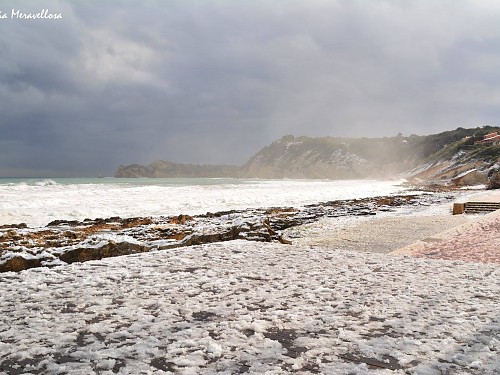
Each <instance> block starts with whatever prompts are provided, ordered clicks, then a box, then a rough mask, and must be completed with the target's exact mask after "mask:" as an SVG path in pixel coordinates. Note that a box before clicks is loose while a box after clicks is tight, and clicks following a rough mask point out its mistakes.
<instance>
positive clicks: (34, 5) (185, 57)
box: [0, 0, 500, 176]
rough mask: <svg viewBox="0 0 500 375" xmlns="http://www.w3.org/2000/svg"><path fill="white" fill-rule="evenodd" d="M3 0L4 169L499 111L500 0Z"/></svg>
mask: <svg viewBox="0 0 500 375" xmlns="http://www.w3.org/2000/svg"><path fill="white" fill-rule="evenodd" d="M13 9H14V10H15V11H16V10H19V11H20V12H22V13H30V12H40V11H41V10H42V9H48V10H49V13H52V14H58V13H60V14H61V15H62V19H59V20H49V19H37V20H23V19H18V18H16V17H14V18H11V16H12V10H13ZM0 11H1V12H2V13H0V17H1V16H2V15H7V17H6V18H3V19H2V18H0V176H15V175H18V176H28V175H34V176H42V175H45V176H65V175H72V176H83V175H90V176H92V175H97V174H106V175H112V174H113V173H114V171H115V169H116V167H117V166H118V165H119V164H131V163H149V162H151V161H153V160H156V159H163V160H170V161H175V162H192V163H228V164H241V163H244V162H245V161H246V160H247V159H248V158H249V157H250V156H251V155H252V154H254V153H255V152H256V151H258V150H259V149H260V148H262V147H263V146H265V145H266V144H269V143H271V142H272V141H274V140H276V139H278V138H280V137H282V136H283V135H287V134H293V135H307V136H327V135H330V136H368V137H371V136H385V135H388V136H390V135H395V134H397V133H398V132H402V133H403V134H404V135H410V134H412V133H415V134H431V133H437V132H440V131H444V130H452V129H455V128H457V127H459V126H462V127H476V126H482V125H497V124H498V123H499V122H500V121H499V119H500V2H499V1H488V0H482V1H474V0H470V1H465V0H464V1H460V0H449V1H445V0H443V1H436V0H429V1H424V0H422V1H406V0H387V1H382V0H380V1H377V0H371V1H368V0H365V1H347V0H345V1H334V0H329V1H321V0H314V1H313V0H298V1H294V0H286V1H285V0H283V1H280V0H262V1H259V0H232V1H229V0H226V1H224V0H213V1H210V0H203V1H202V0H200V1H190V0H179V1H168V0H164V1H55V0H36V1H35V0H33V1H19V0H16V1H2V0H0Z"/></svg>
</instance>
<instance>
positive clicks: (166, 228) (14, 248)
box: [0, 190, 470, 272]
mask: <svg viewBox="0 0 500 375" xmlns="http://www.w3.org/2000/svg"><path fill="white" fill-rule="evenodd" d="M410 193H411V192H409V193H408V194H407V195H389V196H381V197H373V198H361V199H349V200H339V201H330V202H322V203H316V204H309V205H305V206H304V207H303V208H296V207H271V208H262V209H247V210H231V211H222V212H217V213H207V214H204V215H194V216H189V215H179V216H169V217H159V218H158V217H139V218H128V219H122V218H119V217H112V218H108V219H95V220H89V219H86V220H84V221H82V222H79V221H66V220H55V221H53V222H51V223H49V224H48V225H47V226H46V227H40V228H28V227H26V226H23V225H17V226H16V225H14V226H1V227H0V272H8V271H21V270H24V269H29V268H35V267H54V266H59V265H65V264H71V263H74V262H85V261H89V260H98V259H103V258H107V257H114V256H121V255H129V254H136V253H145V252H150V251H158V250H165V249H173V248H178V247H187V246H192V245H200V244H205V243H217V242H225V241H230V240H237V239H244V240H247V241H253V242H279V243H282V244H296V245H297V244H298V245H307V246H318V245H321V243H318V242H310V243H307V241H306V243H304V241H302V240H300V239H298V238H297V236H293V235H290V233H292V234H293V233H294V231H297V230H298V231H300V230H302V229H303V228H305V227H304V226H307V225H310V226H313V227H314V225H318V223H319V224H322V223H324V222H325V221H326V222H334V223H335V225H334V227H335V226H338V224H339V223H340V227H341V228H343V229H345V231H348V229H349V228H350V227H349V225H347V227H346V228H344V227H342V225H343V224H342V223H348V224H349V222H354V221H356V220H357V219H353V218H360V217H362V218H364V219H362V221H365V222H371V223H372V224H371V226H370V224H368V227H367V228H368V230H369V231H368V233H370V234H372V237H378V238H383V237H384V230H385V229H384V228H383V227H384V225H383V224H384V221H383V220H386V221H387V220H389V221H390V220H391V219H390V217H391V216H394V215H395V216H396V217H398V218H401V219H402V220H405V219H404V218H405V217H414V216H416V215H418V213H419V212H420V213H421V212H422V211H428V210H432V209H433V208H434V207H436V206H437V205H443V204H444V205H447V206H449V207H451V202H452V201H453V200H456V199H457V197H459V196H466V195H470V192H467V193H463V192H461V191H456V190H453V191H446V192H442V191H441V192H438V193H428V192H427V193H426V192H421V193H420V194H418V195H415V194H410ZM441 211H442V209H441ZM450 216H451V215H450ZM367 218H373V220H370V219H367ZM433 218H435V216H433ZM441 219H442V222H443V225H445V224H447V223H448V222H449V221H453V222H455V221H457V222H458V220H459V219H457V218H453V219H449V220H447V219H445V218H441ZM381 220H382V221H381ZM398 220H399V219H393V222H392V224H395V223H397V221H398ZM406 220H407V221H408V219H406ZM410 220H411V219H410ZM358 221H359V220H358ZM373 223H375V224H377V223H378V224H379V228H378V231H374V230H373ZM380 224H382V226H380ZM393 226H394V225H393ZM321 232H322V235H323V237H324V238H328V239H327V240H326V241H325V244H323V245H327V246H332V244H334V242H333V239H332V238H331V237H332V236H331V234H332V231H331V230H329V229H328V228H322V229H321ZM364 232H365V231H363V230H361V231H359V230H358V231H357V232H356V231H354V232H352V231H351V238H350V240H349V237H347V238H344V241H343V242H342V241H340V242H338V243H337V248H340V249H344V250H345V249H347V250H349V249H351V250H352V249H354V250H356V246H354V247H353V246H350V245H352V243H354V241H356V239H355V238H354V237H355V236H359V235H361V234H363V233H364ZM413 234H414V236H413V237H411V239H413V240H417V239H418V238H417V237H418V231H417V232H415V231H413ZM415 234H417V237H415ZM429 234H433V233H429ZM294 237H295V238H294ZM329 237H330V238H329ZM333 237H334V236H333ZM344 237H345V236H344ZM311 238H312V236H311ZM357 242H358V244H359V243H360V241H359V240H358V241H357ZM386 242H387V241H386ZM347 243H349V246H347ZM389 243H390V239H389ZM408 243H409V242H408ZM408 243H402V245H401V246H399V247H402V246H403V245H407V244H408ZM364 246H365V248H366V249H365V251H370V252H377V251H379V252H389V251H392V250H396V249H394V248H390V249H385V248H384V249H380V250H379V249H378V248H377V246H378V247H381V246H382V242H381V241H378V242H377V241H373V240H370V241H367V242H366V244H365V245H364ZM386 247H387V246H386ZM358 249H359V246H358Z"/></svg>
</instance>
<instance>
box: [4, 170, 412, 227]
mask: <svg viewBox="0 0 500 375" xmlns="http://www.w3.org/2000/svg"><path fill="white" fill-rule="evenodd" d="M154 183H155V182H154V180H148V181H147V183H145V184H143V185H137V184H134V185H133V184H126V183H123V182H121V181H119V180H117V181H116V183H109V182H106V183H92V184H89V183H81V181H79V182H78V183H67V182H65V183H58V182H56V181H53V180H42V181H40V182H39V183H29V184H26V183H22V182H21V183H16V184H0V224H10V223H21V222H24V223H27V224H28V225H30V226H40V225H46V224H47V223H49V222H50V221H52V220H56V219H65V220H83V219H85V218H97V217H111V216H121V217H134V216H156V215H178V214H181V213H183V214H199V213H206V212H216V211H221V210H231V209H245V208H251V207H252V208H255V207H270V206H295V207H299V206H302V205H305V204H309V203H317V202H326V201H330V200H337V199H349V198H359V197H368V196H378V195H386V194H392V193H396V192H398V191H401V190H403V188H402V187H401V186H400V185H399V182H398V181H373V180H358V181H329V180H328V181H327V180H246V181H241V180H221V181H220V182H217V183H214V182H213V180H212V181H211V182H210V183H206V181H202V180H200V179H198V180H194V181H193V183H192V184H191V185H187V184H183V185H180V184H165V183H164V181H163V182H159V183H158V184H154Z"/></svg>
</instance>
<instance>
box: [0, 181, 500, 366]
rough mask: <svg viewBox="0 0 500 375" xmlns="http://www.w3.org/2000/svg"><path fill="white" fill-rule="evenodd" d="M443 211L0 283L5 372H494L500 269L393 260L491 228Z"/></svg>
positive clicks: (9, 277) (30, 274)
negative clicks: (451, 236) (399, 251)
mask: <svg viewBox="0 0 500 375" xmlns="http://www.w3.org/2000/svg"><path fill="white" fill-rule="evenodd" d="M358 188H359V187H358ZM282 189H283V187H282ZM386 192H387V191H386ZM387 193H389V194H390V193H391V192H387ZM463 194H475V193H470V192H468V193H458V195H455V196H453V197H459V196H461V195H463ZM450 197H451V196H450ZM450 197H448V198H447V199H445V200H443V201H442V202H441V203H439V204H438V203H436V204H429V203H428V202H429V201H428V200H425V199H420V200H416V201H415V203H412V204H410V205H407V206H405V205H402V206H398V207H396V208H391V207H389V206H387V210H385V209H384V210H380V209H379V211H377V214H376V215H368V216H356V217H354V216H349V215H347V216H346V215H343V216H339V217H325V218H323V219H320V220H318V221H315V222H311V223H310V224H306V225H301V226H296V227H292V228H289V229H287V230H285V231H284V232H283V236H284V238H286V239H291V240H292V242H293V245H285V244H281V243H277V242H273V243H262V242H250V241H243V240H235V241H227V242H220V243H211V244H205V245H202V246H188V247H182V248H177V249H168V250H156V251H151V252H149V253H143V254H135V255H128V256H122V257H115V258H108V259H103V260H99V261H90V262H85V263H73V264H70V265H64V266H58V267H54V268H45V267H41V268H35V269H30V270H26V271H22V272H17V273H14V272H6V273H2V274H0V295H1V297H0V298H1V299H0V373H5V374H9V375H10V374H28V373H30V374H66V373H67V374H89V373H99V374H113V373H117V374H139V373H141V374H168V373H171V374H176V373H178V374H238V373H248V374H263V373H268V374H286V373H304V374H315V373H324V374H371V373H376V374H478V375H479V374H497V373H498V372H499V371H500V356H499V353H500V315H499V312H500V310H499V306H500V305H499V302H498V295H500V283H499V281H498V280H499V276H500V265H499V264H498V262H497V263H495V262H485V263H479V262H477V261H475V260H474V259H469V262H468V263H465V262H462V261H456V260H433V259H418V258H411V257H401V256H394V255H390V254H386V253H387V252H390V251H392V250H394V247H400V246H401V247H402V246H405V245H406V244H407V243H411V242H413V241H416V240H418V239H423V238H424V237H429V236H430V237H432V236H434V235H436V234H437V233H438V232H441V231H443V230H447V229H449V228H453V227H455V226H456V225H460V224H462V225H463V224H465V225H466V226H467V225H476V223H481V222H482V220H483V216H481V215H472V216H457V217H453V216H451V214H450V208H451V206H450V202H451V201H452V200H450ZM423 198H424V197H423ZM432 199H436V198H432ZM435 202H438V200H435ZM303 204H307V202H303ZM370 204H371V203H368V205H370ZM321 207H322V206H321ZM380 207H381V208H384V207H386V206H380ZM315 209H316V208H315ZM333 216H335V215H333ZM494 220H497V219H494ZM495 222H496V221H495ZM475 227H477V225H476V226H475ZM465 233H467V231H465ZM474 235H475V236H481V233H479V232H477V231H476V232H475V234H474ZM108 236H109V235H108Z"/></svg>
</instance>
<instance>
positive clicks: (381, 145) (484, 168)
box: [116, 127, 500, 182]
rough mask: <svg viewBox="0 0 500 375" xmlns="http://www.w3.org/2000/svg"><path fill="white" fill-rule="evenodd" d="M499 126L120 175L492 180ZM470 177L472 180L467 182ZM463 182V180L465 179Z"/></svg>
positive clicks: (276, 148) (327, 144)
mask: <svg viewBox="0 0 500 375" xmlns="http://www.w3.org/2000/svg"><path fill="white" fill-rule="evenodd" d="M494 131H499V132H500V129H499V128H496V127H483V128H475V129H463V128H458V129H456V130H452V131H448V132H443V133H439V134H433V135H427V136H418V135H410V136H408V137H404V136H402V135H398V136H395V137H383V138H335V137H320V138H310V137H294V136H291V135H289V136H285V137H283V138H281V139H279V140H277V141H275V142H273V143H271V144H270V145H268V146H266V147H264V148H263V149H262V150H260V151H259V152H257V153H256V154H255V155H254V156H252V157H251V158H250V160H248V162H247V163H245V164H244V165H243V166H241V167H237V166H227V165H193V164H177V163H170V162H167V161H156V162H153V163H151V164H149V165H146V166H143V165H138V164H132V165H128V166H120V167H119V168H118V171H117V172H116V177H242V178H311V179H314V178H325V179H360V178H388V177H394V176H405V177H407V178H408V179H410V180H412V181H415V182H419V181H424V182H425V181H441V182H442V181H445V180H453V179H457V178H458V179H462V176H461V174H463V173H465V172H467V171H469V170H472V169H475V170H476V171H477V172H478V173H479V175H480V176H482V177H481V178H480V179H478V180H477V181H483V182H484V180H485V178H487V175H488V174H489V173H490V170H491V168H496V165H497V162H498V161H499V160H498V158H499V157H500V146H498V145H495V144H494V143H483V138H484V137H485V136H486V135H487V134H489V133H491V132H494ZM468 179H469V180H470V179H471V178H470V176H469V178H468ZM462 180H463V179H462Z"/></svg>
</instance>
